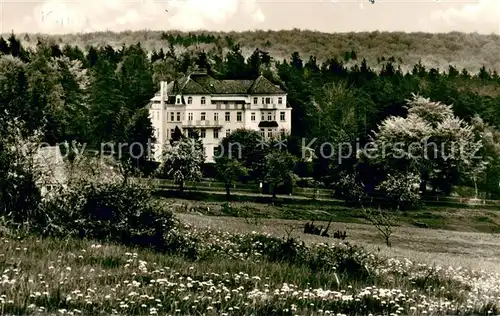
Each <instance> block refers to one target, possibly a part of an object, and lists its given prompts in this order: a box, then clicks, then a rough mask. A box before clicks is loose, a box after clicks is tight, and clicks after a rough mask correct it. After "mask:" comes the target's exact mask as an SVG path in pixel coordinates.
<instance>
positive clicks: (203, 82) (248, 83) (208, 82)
mask: <svg viewBox="0 0 500 316" xmlns="http://www.w3.org/2000/svg"><path fill="white" fill-rule="evenodd" d="M167 93H168V94H174V95H175V94H284V93H285V91H283V90H282V89H280V88H279V87H278V86H276V85H274V84H273V83H272V82H271V81H269V80H268V79H266V78H265V77H263V76H259V77H258V78H257V79H255V80H218V79H214V78H213V77H211V76H209V75H208V74H206V73H192V74H190V75H187V76H184V77H182V78H179V79H177V80H175V81H174V82H171V83H169V84H168V85H167Z"/></svg>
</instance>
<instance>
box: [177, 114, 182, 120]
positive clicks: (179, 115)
mask: <svg viewBox="0 0 500 316" xmlns="http://www.w3.org/2000/svg"><path fill="white" fill-rule="evenodd" d="M177 121H178V122H180V121H181V112H177Z"/></svg>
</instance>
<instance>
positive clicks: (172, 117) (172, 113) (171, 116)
mask: <svg viewBox="0 0 500 316" xmlns="http://www.w3.org/2000/svg"><path fill="white" fill-rule="evenodd" d="M170 121H172V122H173V121H174V112H170Z"/></svg>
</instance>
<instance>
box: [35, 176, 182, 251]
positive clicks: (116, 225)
mask: <svg viewBox="0 0 500 316" xmlns="http://www.w3.org/2000/svg"><path fill="white" fill-rule="evenodd" d="M158 203H159V202H156V201H155V200H154V199H153V198H152V196H151V190H150V188H149V187H148V186H146V185H144V184H125V185H123V184H122V183H107V184H99V183H97V184H95V183H92V181H84V182H81V183H78V184H76V185H75V186H72V187H70V188H68V189H66V190H62V191H61V192H60V194H58V195H56V196H55V197H54V198H52V199H50V200H46V201H45V202H44V203H43V205H41V207H40V212H39V213H38V215H39V216H38V218H37V221H36V222H35V224H36V227H33V228H34V229H36V231H37V232H39V233H41V234H43V235H44V236H64V237H79V238H90V239H96V240H104V241H111V242H118V243H122V244H128V245H141V246H154V247H156V248H159V249H163V248H164V247H165V240H164V235H165V232H166V231H167V230H169V229H171V228H172V227H173V226H174V224H175V221H174V219H173V216H172V214H171V213H169V212H168V211H165V210H163V208H162V205H159V204H158Z"/></svg>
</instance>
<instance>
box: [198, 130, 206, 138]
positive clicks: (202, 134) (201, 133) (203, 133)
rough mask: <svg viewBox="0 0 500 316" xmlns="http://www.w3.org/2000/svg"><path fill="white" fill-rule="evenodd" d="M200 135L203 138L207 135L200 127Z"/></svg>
mask: <svg viewBox="0 0 500 316" xmlns="http://www.w3.org/2000/svg"><path fill="white" fill-rule="evenodd" d="M200 137H201V138H205V137H207V132H206V131H205V129H202V130H201V131H200Z"/></svg>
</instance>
